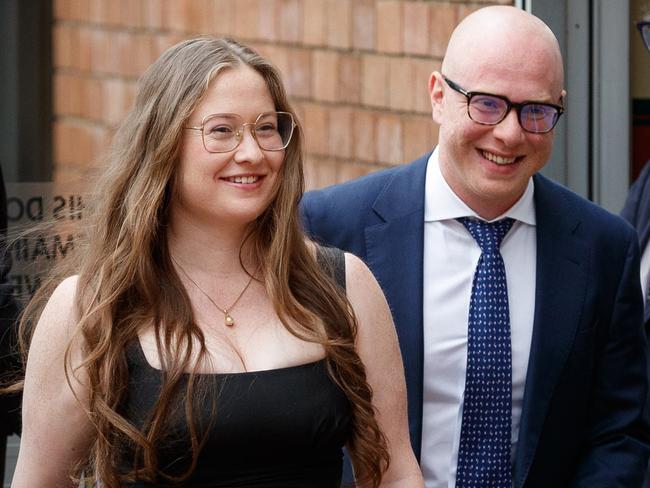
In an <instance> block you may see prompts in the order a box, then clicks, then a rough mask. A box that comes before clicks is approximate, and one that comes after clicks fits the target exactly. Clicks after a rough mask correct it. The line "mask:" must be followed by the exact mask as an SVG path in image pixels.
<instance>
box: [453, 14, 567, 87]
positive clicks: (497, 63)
mask: <svg viewBox="0 0 650 488" xmlns="http://www.w3.org/2000/svg"><path fill="white" fill-rule="evenodd" d="M489 67H491V68H502V69H503V71H504V74H506V73H507V72H509V71H526V72H535V73H539V74H543V75H544V76H545V77H548V78H549V81H551V79H552V80H553V85H554V88H555V89H556V90H557V91H559V90H561V89H562V87H563V83H564V81H563V80H564V70H563V67H562V55H561V53H560V46H559V44H558V41H557V39H556V37H555V35H554V34H553V32H552V31H551V29H550V28H549V27H548V26H547V25H546V24H545V23H544V22H543V21H542V20H540V19H539V18H537V17H535V16H534V15H532V14H529V13H528V12H525V11H524V10H521V9H518V8H515V7H509V6H490V7H485V8H482V9H480V10H477V11H475V12H473V13H472V14H470V15H468V16H467V17H466V18H465V19H463V20H462V21H461V23H460V24H458V26H457V27H456V29H455V30H454V32H453V34H452V36H451V39H450V40H449V44H448V47H447V52H446V53H445V58H444V60H443V64H442V72H443V73H445V74H446V75H447V76H449V77H450V78H452V79H456V78H459V79H467V78H466V76H472V78H473V79H472V81H476V82H478V78H480V76H481V75H482V72H483V71H484V69H487V68H489Z"/></svg>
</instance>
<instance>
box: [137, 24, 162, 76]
mask: <svg viewBox="0 0 650 488" xmlns="http://www.w3.org/2000/svg"><path fill="white" fill-rule="evenodd" d="M133 40H134V49H133V53H132V55H133V59H134V70H135V72H134V75H135V76H138V77H140V76H142V74H143V73H144V72H145V71H146V70H147V68H148V67H149V66H150V65H151V64H152V63H153V62H154V61H155V60H156V48H155V45H154V38H153V37H152V36H150V35H147V34H138V35H134V36H133Z"/></svg>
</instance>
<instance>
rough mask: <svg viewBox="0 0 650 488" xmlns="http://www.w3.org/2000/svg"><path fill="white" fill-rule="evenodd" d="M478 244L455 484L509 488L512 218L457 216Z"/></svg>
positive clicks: (471, 487) (458, 487) (458, 486)
mask: <svg viewBox="0 0 650 488" xmlns="http://www.w3.org/2000/svg"><path fill="white" fill-rule="evenodd" d="M458 221H459V222H460V223H462V224H463V225H464V226H465V227H467V230H468V231H469V233H470V234H472V237H473V238H474V239H475V240H476V242H477V243H478V245H479V247H480V248H481V256H480V257H479V260H478V264H477V265H476V271H475V272H474V282H473V283H472V295H471V298H470V305H469V324H468V331H467V373H466V376H465V398H464V402H463V423H462V426H461V431H460V444H459V449H458V470H457V475H456V488H512V474H511V471H510V436H511V423H512V420H511V419H512V360H511V350H510V314H509V312H508V288H507V284H506V269H505V266H504V264H503V258H502V257H501V252H500V251H499V248H500V246H501V241H502V240H503V238H504V237H505V235H506V234H507V233H508V231H509V230H510V227H512V222H513V220H512V219H503V220H499V221H498V222H493V223H487V222H483V221H481V220H474V219H469V218H461V219H458Z"/></svg>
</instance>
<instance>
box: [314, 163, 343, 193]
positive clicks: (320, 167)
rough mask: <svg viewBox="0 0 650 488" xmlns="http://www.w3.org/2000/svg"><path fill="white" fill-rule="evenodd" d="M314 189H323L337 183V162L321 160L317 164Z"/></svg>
mask: <svg viewBox="0 0 650 488" xmlns="http://www.w3.org/2000/svg"><path fill="white" fill-rule="evenodd" d="M316 167H317V178H316V188H323V187H325V186H330V185H333V184H335V183H337V182H338V172H339V168H338V162H337V161H336V160H333V159H321V160H319V161H318V163H317V166H316Z"/></svg>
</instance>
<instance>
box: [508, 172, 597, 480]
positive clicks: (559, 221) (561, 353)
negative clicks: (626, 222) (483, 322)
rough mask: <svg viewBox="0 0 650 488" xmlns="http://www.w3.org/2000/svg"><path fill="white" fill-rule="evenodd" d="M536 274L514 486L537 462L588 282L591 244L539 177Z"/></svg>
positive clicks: (569, 211) (561, 200)
mask: <svg viewBox="0 0 650 488" xmlns="http://www.w3.org/2000/svg"><path fill="white" fill-rule="evenodd" d="M534 181H535V212H536V215H537V277H536V290H535V316H534V323H533V337H532V343H531V349H530V358H529V361H528V371H527V375H526V389H525V392H524V400H523V409H522V414H521V423H520V429H519V440H518V444H517V453H516V458H515V468H514V481H515V487H517V488H521V487H522V486H523V485H524V482H525V480H526V476H527V475H528V471H529V469H530V466H531V464H532V462H533V459H534V456H535V452H536V449H537V445H538V442H539V438H540V435H541V432H542V428H543V425H544V420H545V418H546V414H547V411H548V408H549V404H550V401H551V398H552V396H553V392H554V390H555V386H556V384H557V382H558V379H559V377H560V374H561V372H562V369H563V367H564V364H565V361H566V359H567V357H568V355H569V352H570V351H571V347H572V343H573V339H574V336H575V332H576V328H577V325H578V323H579V320H580V315H581V312H582V306H583V302H584V297H585V292H586V284H587V273H588V270H587V269H586V268H587V263H588V254H587V253H588V252H589V249H588V246H587V245H586V243H585V242H584V241H581V240H579V239H578V237H577V236H576V229H577V228H578V227H579V225H580V220H579V218H578V216H577V215H574V213H573V209H572V207H571V206H570V205H569V204H568V202H565V201H564V196H563V194H562V192H560V191H558V190H557V189H556V188H555V184H554V183H551V182H550V181H549V180H547V179H546V178H544V177H541V176H539V175H536V176H535V179H534Z"/></svg>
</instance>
